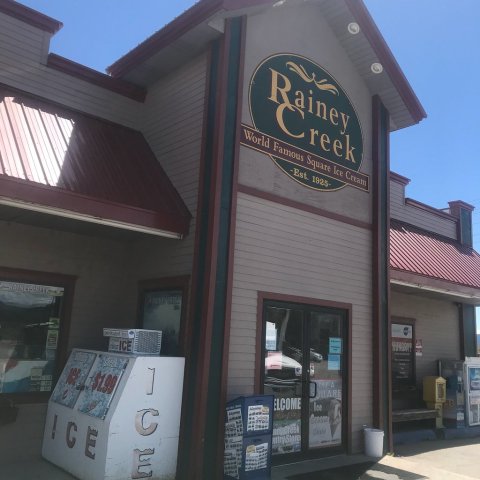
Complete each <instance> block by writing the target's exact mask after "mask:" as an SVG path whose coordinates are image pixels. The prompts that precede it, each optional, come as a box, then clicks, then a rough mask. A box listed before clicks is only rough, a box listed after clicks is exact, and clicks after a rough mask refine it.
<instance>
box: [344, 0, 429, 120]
mask: <svg viewBox="0 0 480 480" xmlns="http://www.w3.org/2000/svg"><path fill="white" fill-rule="evenodd" d="M344 1H345V4H346V5H347V7H348V9H349V10H350V12H351V13H352V15H353V16H354V18H355V20H356V21H357V23H358V25H359V26H360V30H361V31H362V32H363V34H364V35H365V37H366V39H367V40H368V43H369V44H370V46H371V47H372V50H373V51H374V52H375V54H376V55H377V57H378V60H379V62H380V63H381V64H382V66H383V68H384V70H385V71H386V72H387V74H388V76H389V77H390V79H391V81H392V83H393V85H394V86H395V88H396V90H397V92H398V94H399V95H400V98H401V99H402V100H403V102H404V103H405V106H406V107H407V109H408V111H409V112H410V115H411V116H412V119H413V120H414V123H419V122H421V121H422V120H423V119H424V118H426V117H427V113H426V112H425V109H424V108H423V106H422V104H421V103H420V100H419V99H418V97H417V96H416V95H415V92H414V91H413V88H412V87H411V85H410V83H409V82H408V80H407V78H406V77H405V74H404V73H403V71H402V69H401V68H400V65H399V64H398V62H397V60H396V59H395V57H394V56H393V53H392V51H391V50H390V48H389V46H388V45H387V42H386V41H385V39H384V38H383V35H382V34H381V33H380V30H379V29H378V27H377V25H376V24H375V22H374V20H373V18H372V16H371V15H370V12H369V11H368V9H367V7H366V6H365V4H364V3H363V0H344Z"/></svg>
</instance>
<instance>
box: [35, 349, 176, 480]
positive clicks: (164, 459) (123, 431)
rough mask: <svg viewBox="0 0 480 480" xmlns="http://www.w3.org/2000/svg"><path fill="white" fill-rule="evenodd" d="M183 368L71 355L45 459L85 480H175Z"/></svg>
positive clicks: (56, 395) (153, 359) (51, 417)
mask: <svg viewBox="0 0 480 480" xmlns="http://www.w3.org/2000/svg"><path fill="white" fill-rule="evenodd" d="M183 370H184V359H183V358H173V357H159V356H158V355H157V356H145V355H143V356H140V355H133V354H121V353H112V352H99V351H93V350H82V349H74V350H73V351H72V353H71V355H70V358H69V359H68V362H67V364H66V365H65V368H64V370H63V372H62V375H61V377H60V379H59V380H58V383H57V385H56V387H55V390H54V391H53V393H52V395H51V397H50V400H49V402H48V412H47V419H46V424H45V433H44V437H43V447H42V455H43V456H44V458H46V459H47V460H49V461H50V462H52V463H54V464H55V465H58V466H59V467H61V468H63V469H64V470H66V471H67V472H69V473H71V474H72V475H74V476H75V477H77V478H79V479H81V480H102V479H107V478H108V479H113V478H114V479H115V480H131V479H137V478H152V479H159V480H160V479H172V478H175V472H176V467H177V450H178V438H179V428H180V409H181V405H182V388H183Z"/></svg>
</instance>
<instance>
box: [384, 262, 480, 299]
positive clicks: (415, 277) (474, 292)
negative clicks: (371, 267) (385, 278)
mask: <svg viewBox="0 0 480 480" xmlns="http://www.w3.org/2000/svg"><path fill="white" fill-rule="evenodd" d="M390 284H391V285H398V286H404V287H408V288H412V289H415V290H418V291H419V292H431V293H438V294H443V295H450V296H456V297H459V298H463V299H470V300H476V301H477V303H478V304H480V288H477V287H474V286H471V285H464V284H460V283H455V282H450V281H448V280H443V279H438V278H435V277H430V276H426V275H419V274H417V273H412V272H406V271H404V270H399V269H396V268H392V267H390Z"/></svg>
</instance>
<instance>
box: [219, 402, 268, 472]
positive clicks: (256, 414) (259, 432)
mask: <svg viewBox="0 0 480 480" xmlns="http://www.w3.org/2000/svg"><path fill="white" fill-rule="evenodd" d="M272 427H273V395H254V396H249V397H239V398H236V399H234V400H231V401H230V402H228V404H227V407H226V412H225V453H224V478H225V479H237V480H250V479H252V480H253V479H258V480H260V479H268V478H270V469H271V457H272Z"/></svg>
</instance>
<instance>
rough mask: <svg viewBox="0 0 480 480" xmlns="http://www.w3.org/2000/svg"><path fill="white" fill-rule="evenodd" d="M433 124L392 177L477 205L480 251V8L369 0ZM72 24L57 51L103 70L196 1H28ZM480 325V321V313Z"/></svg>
mask: <svg viewBox="0 0 480 480" xmlns="http://www.w3.org/2000/svg"><path fill="white" fill-rule="evenodd" d="M364 1H365V3H366V5H367V7H368V8H369V10H370V13H371V14H372V16H373V18H374V20H375V22H376V23H377V25H378V27H379V28H380V31H381V32H382V34H383V36H384V37H385V39H386V41H387V43H388V45H389V46H390V48H391V50H392V52H393V54H394V56H395V57H396V59H397V61H398V63H399V64H400V66H401V67H402V69H403V71H404V73H405V75H406V77H407V79H408V80H409V82H410V83H411V85H412V87H413V89H414V90H415V92H416V94H417V96H418V97H419V99H420V101H421V102H422V104H423V106H424V108H425V110H426V111H427V114H428V117H427V119H425V120H423V121H422V122H421V123H420V124H419V125H417V126H414V127H410V128H407V129H404V130H401V131H398V132H394V133H393V134H392V136H391V168H392V170H393V171H395V172H397V173H399V174H401V175H403V176H406V177H408V178H410V179H411V180H412V181H411V183H410V185H409V186H408V187H407V196H409V197H411V198H414V199H415V200H418V201H421V202H423V203H426V204H429V205H432V206H434V207H436V208H445V207H447V206H448V201H451V200H463V201H465V202H467V203H470V204H472V205H475V206H477V210H476V211H475V212H474V216H473V222H474V225H473V228H474V244H475V246H476V249H477V250H480V189H479V180H480V173H479V172H480V168H479V167H478V164H479V162H480V147H479V146H478V145H477V143H478V138H479V135H478V131H477V130H478V126H477V125H478V123H479V122H478V121H477V115H478V113H479V112H480V94H479V81H478V78H479V76H480V55H479V54H478V52H477V49H478V44H479V33H478V32H479V24H480V1H479V0H364ZM21 3H24V4H25V5H28V6H30V7H32V8H34V9H36V10H39V11H41V12H43V13H45V14H47V15H50V16H52V17H53V18H55V19H57V20H60V21H62V22H63V23H64V27H63V29H62V30H60V32H58V33H57V34H56V35H55V36H54V38H53V41H52V44H51V51H52V52H55V53H58V54H59V55H62V56H65V57H67V58H70V59H71V60H74V61H76V62H79V63H82V64H84V65H87V66H89V67H91V68H94V69H97V70H100V71H104V70H105V68H106V67H107V66H108V65H110V64H111V63H113V62H114V61H115V60H117V59H118V58H119V57H120V56H122V55H123V54H125V53H126V52H128V51H129V50H131V49H132V48H134V47H135V46H136V45H137V44H138V43H140V42H141V41H143V40H144V39H145V38H147V37H148V36H149V35H151V34H152V33H154V32H155V31H156V30H158V29H160V28H161V27H162V26H164V25H165V24H166V23H168V22H170V21H171V20H172V19H173V18H175V17H176V16H178V15H179V14H180V13H182V12H183V11H184V10H186V9H187V8H189V7H190V6H191V5H193V4H194V3H195V2H194V1H193V0H174V1H169V0H163V1H162V0H136V1H135V2H133V1H131V0H82V1H79V0H21ZM477 316H478V314H477Z"/></svg>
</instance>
